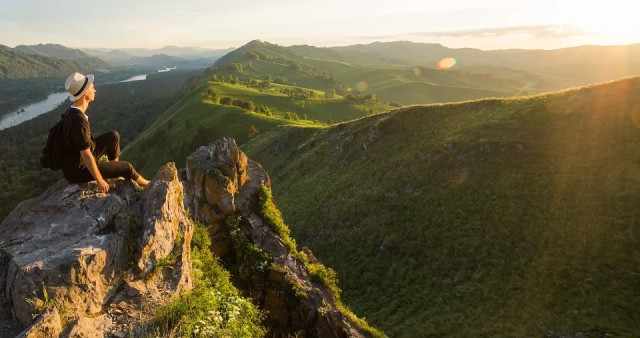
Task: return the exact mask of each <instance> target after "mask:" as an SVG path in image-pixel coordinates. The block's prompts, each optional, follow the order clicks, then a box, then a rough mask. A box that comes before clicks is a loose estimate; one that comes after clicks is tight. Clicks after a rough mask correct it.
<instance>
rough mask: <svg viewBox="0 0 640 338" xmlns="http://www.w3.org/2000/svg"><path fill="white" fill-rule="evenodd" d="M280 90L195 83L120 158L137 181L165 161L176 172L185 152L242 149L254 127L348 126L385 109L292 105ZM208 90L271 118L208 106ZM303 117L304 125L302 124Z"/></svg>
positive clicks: (340, 103) (333, 103) (332, 103)
mask: <svg viewBox="0 0 640 338" xmlns="http://www.w3.org/2000/svg"><path fill="white" fill-rule="evenodd" d="M284 87H287V86H282V85H273V87H272V88H270V89H265V90H263V91H260V90H259V89H257V88H248V87H246V86H244V85H240V84H238V85H231V84H228V83H224V84H221V83H217V82H211V81H206V80H201V81H200V85H199V86H197V87H196V88H195V89H193V90H192V91H191V92H189V93H188V94H187V95H186V96H185V97H183V98H182V99H181V100H180V101H178V102H177V103H176V104H174V105H173V106H172V107H171V108H170V109H168V110H167V111H166V112H165V113H164V114H163V115H162V116H160V117H159V118H158V120H157V121H156V122H155V123H153V124H152V125H151V126H150V127H149V128H148V129H147V130H145V131H144V132H143V133H141V134H140V135H138V136H137V137H136V138H135V140H133V141H132V142H130V143H129V144H128V146H127V148H125V149H124V151H123V155H122V158H123V160H129V161H131V162H132V163H133V164H134V166H135V167H136V169H137V170H138V171H139V172H140V173H141V174H142V175H143V176H147V177H151V176H152V175H153V174H155V171H156V170H157V168H159V167H160V166H161V165H163V164H164V163H166V162H169V161H173V162H176V165H177V166H178V167H184V162H185V159H186V157H187V156H188V155H189V154H190V153H191V152H193V151H194V150H195V149H197V148H198V147H199V146H202V145H206V144H208V143H210V142H212V141H214V140H216V139H219V138H222V137H233V138H234V139H235V140H236V142H237V143H238V144H243V143H245V142H246V141H248V140H249V128H250V127H251V126H255V127H256V128H257V129H258V131H259V133H264V132H267V131H269V130H272V129H274V128H276V127H278V126H282V125H292V124H295V125H298V126H302V127H310V128H323V127H325V126H326V125H325V122H326V121H327V120H332V121H335V122H338V121H341V120H350V119H355V118H360V117H362V116H366V115H368V114H371V112H373V113H379V112H383V111H385V110H386V109H388V106H386V105H384V104H380V103H373V102H368V103H364V104H354V103H345V102H344V99H343V98H340V97H339V98H335V99H331V100H325V99H318V100H311V101H310V100H292V99H291V98H289V97H288V96H286V95H284V94H283V93H281V92H279V91H278V88H284ZM208 88H212V89H213V90H214V91H215V92H216V93H217V96H218V97H219V98H221V97H231V98H233V99H245V100H251V101H253V102H254V103H255V104H256V105H266V106H268V107H269V108H270V109H271V110H272V111H274V112H275V113H276V115H275V116H266V115H264V114H259V113H255V112H249V111H246V110H243V109H241V108H238V107H234V106H226V105H220V104H218V103H213V102H212V101H210V100H206V99H205V98H204V97H203V93H204V91H205V90H206V89H208ZM289 88H290V87H289ZM286 112H295V113H297V114H298V116H299V117H300V120H299V121H294V120H287V119H285V118H284V114H285V113H286ZM305 114H306V115H307V119H306V120H304V119H302V118H303V115H305ZM313 120H317V121H315V122H314V121H313Z"/></svg>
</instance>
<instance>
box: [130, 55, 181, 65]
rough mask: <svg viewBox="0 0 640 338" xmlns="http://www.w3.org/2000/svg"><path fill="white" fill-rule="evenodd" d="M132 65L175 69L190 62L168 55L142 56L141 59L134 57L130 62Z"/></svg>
mask: <svg viewBox="0 0 640 338" xmlns="http://www.w3.org/2000/svg"><path fill="white" fill-rule="evenodd" d="M128 62H129V63H131V64H143V65H146V66H156V67H174V66H177V65H182V64H185V63H187V62H188V61H187V60H185V59H182V58H178V57H175V56H170V55H167V54H154V55H152V56H148V57H146V56H141V57H133V58H131V59H129V61H128Z"/></svg>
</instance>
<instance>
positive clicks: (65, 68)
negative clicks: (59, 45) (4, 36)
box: [0, 45, 88, 79]
mask: <svg viewBox="0 0 640 338" xmlns="http://www.w3.org/2000/svg"><path fill="white" fill-rule="evenodd" d="M87 70H88V67H87V66H86V65H82V64H80V63H79V62H77V61H72V60H64V59H60V58H56V57H51V56H46V55H43V54H40V53H37V54H34V53H26V52H23V51H21V50H19V49H15V48H10V47H7V46H3V45H0V79H26V78H42V77H48V78H55V77H59V78H62V77H66V76H68V75H69V74H70V73H72V72H74V71H87Z"/></svg>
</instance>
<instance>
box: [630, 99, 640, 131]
mask: <svg viewBox="0 0 640 338" xmlns="http://www.w3.org/2000/svg"><path fill="white" fill-rule="evenodd" d="M629 115H630V117H631V122H633V125H634V126H636V128H640V104H636V105H635V106H633V108H632V109H631V111H630V112H629Z"/></svg>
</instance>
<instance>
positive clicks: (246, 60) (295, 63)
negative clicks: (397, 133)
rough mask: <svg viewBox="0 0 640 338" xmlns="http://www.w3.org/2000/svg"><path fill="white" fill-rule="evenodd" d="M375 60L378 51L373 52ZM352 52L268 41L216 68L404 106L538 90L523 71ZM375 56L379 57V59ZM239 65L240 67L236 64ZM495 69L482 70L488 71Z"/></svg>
mask: <svg viewBox="0 0 640 338" xmlns="http://www.w3.org/2000/svg"><path fill="white" fill-rule="evenodd" d="M369 56H371V58H374V55H373V54H371V55H369ZM353 59H354V58H352V57H350V56H349V55H346V56H343V54H342V53H337V52H332V50H331V49H327V48H316V47H311V46H292V47H282V46H278V45H273V44H270V43H268V42H263V41H258V40H255V41H251V42H250V43H248V44H246V45H244V46H242V47H241V48H238V49H236V50H235V51H233V52H231V53H229V54H227V55H225V56H224V57H222V58H221V59H220V60H218V61H217V62H216V66H217V70H218V71H224V70H227V69H232V67H233V66H234V65H240V66H241V69H242V73H244V74H253V75H267V74H268V75H271V77H272V78H274V79H275V78H276V77H283V78H286V79H287V80H288V81H291V82H295V83H296V84H298V85H302V86H305V87H309V88H315V89H320V90H324V89H327V88H334V89H335V90H336V91H337V92H338V93H340V94H346V93H348V92H353V93H360V94H376V95H377V96H378V98H379V99H380V100H382V101H391V102H398V103H400V104H415V103H438V102H449V101H464V100H470V99H477V98H484V97H507V96H514V95H522V94H523V93H532V92H536V91H537V89H536V86H532V83H533V82H535V81H534V80H535V77H534V76H533V75H530V74H523V73H522V72H515V71H508V70H500V71H496V74H498V75H499V76H503V75H505V74H506V76H504V77H502V78H499V77H497V76H495V75H493V74H491V73H483V74H473V73H469V72H459V71H454V70H436V69H433V68H425V67H419V68H417V67H414V66H410V65H409V66H408V65H407V63H405V64H404V65H395V64H396V63H395V62H390V64H391V65H389V64H385V65H371V64H370V63H372V62H373V61H371V60H369V59H370V58H369V59H367V58H364V57H362V58H355V59H356V60H362V62H363V63H362V64H358V63H350V62H347V61H345V60H353ZM374 59H375V58H374ZM236 69H238V70H239V69H240V68H238V67H237V66H236ZM487 69H490V70H495V69H496V68H495V67H494V68H487V67H485V68H483V70H487Z"/></svg>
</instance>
